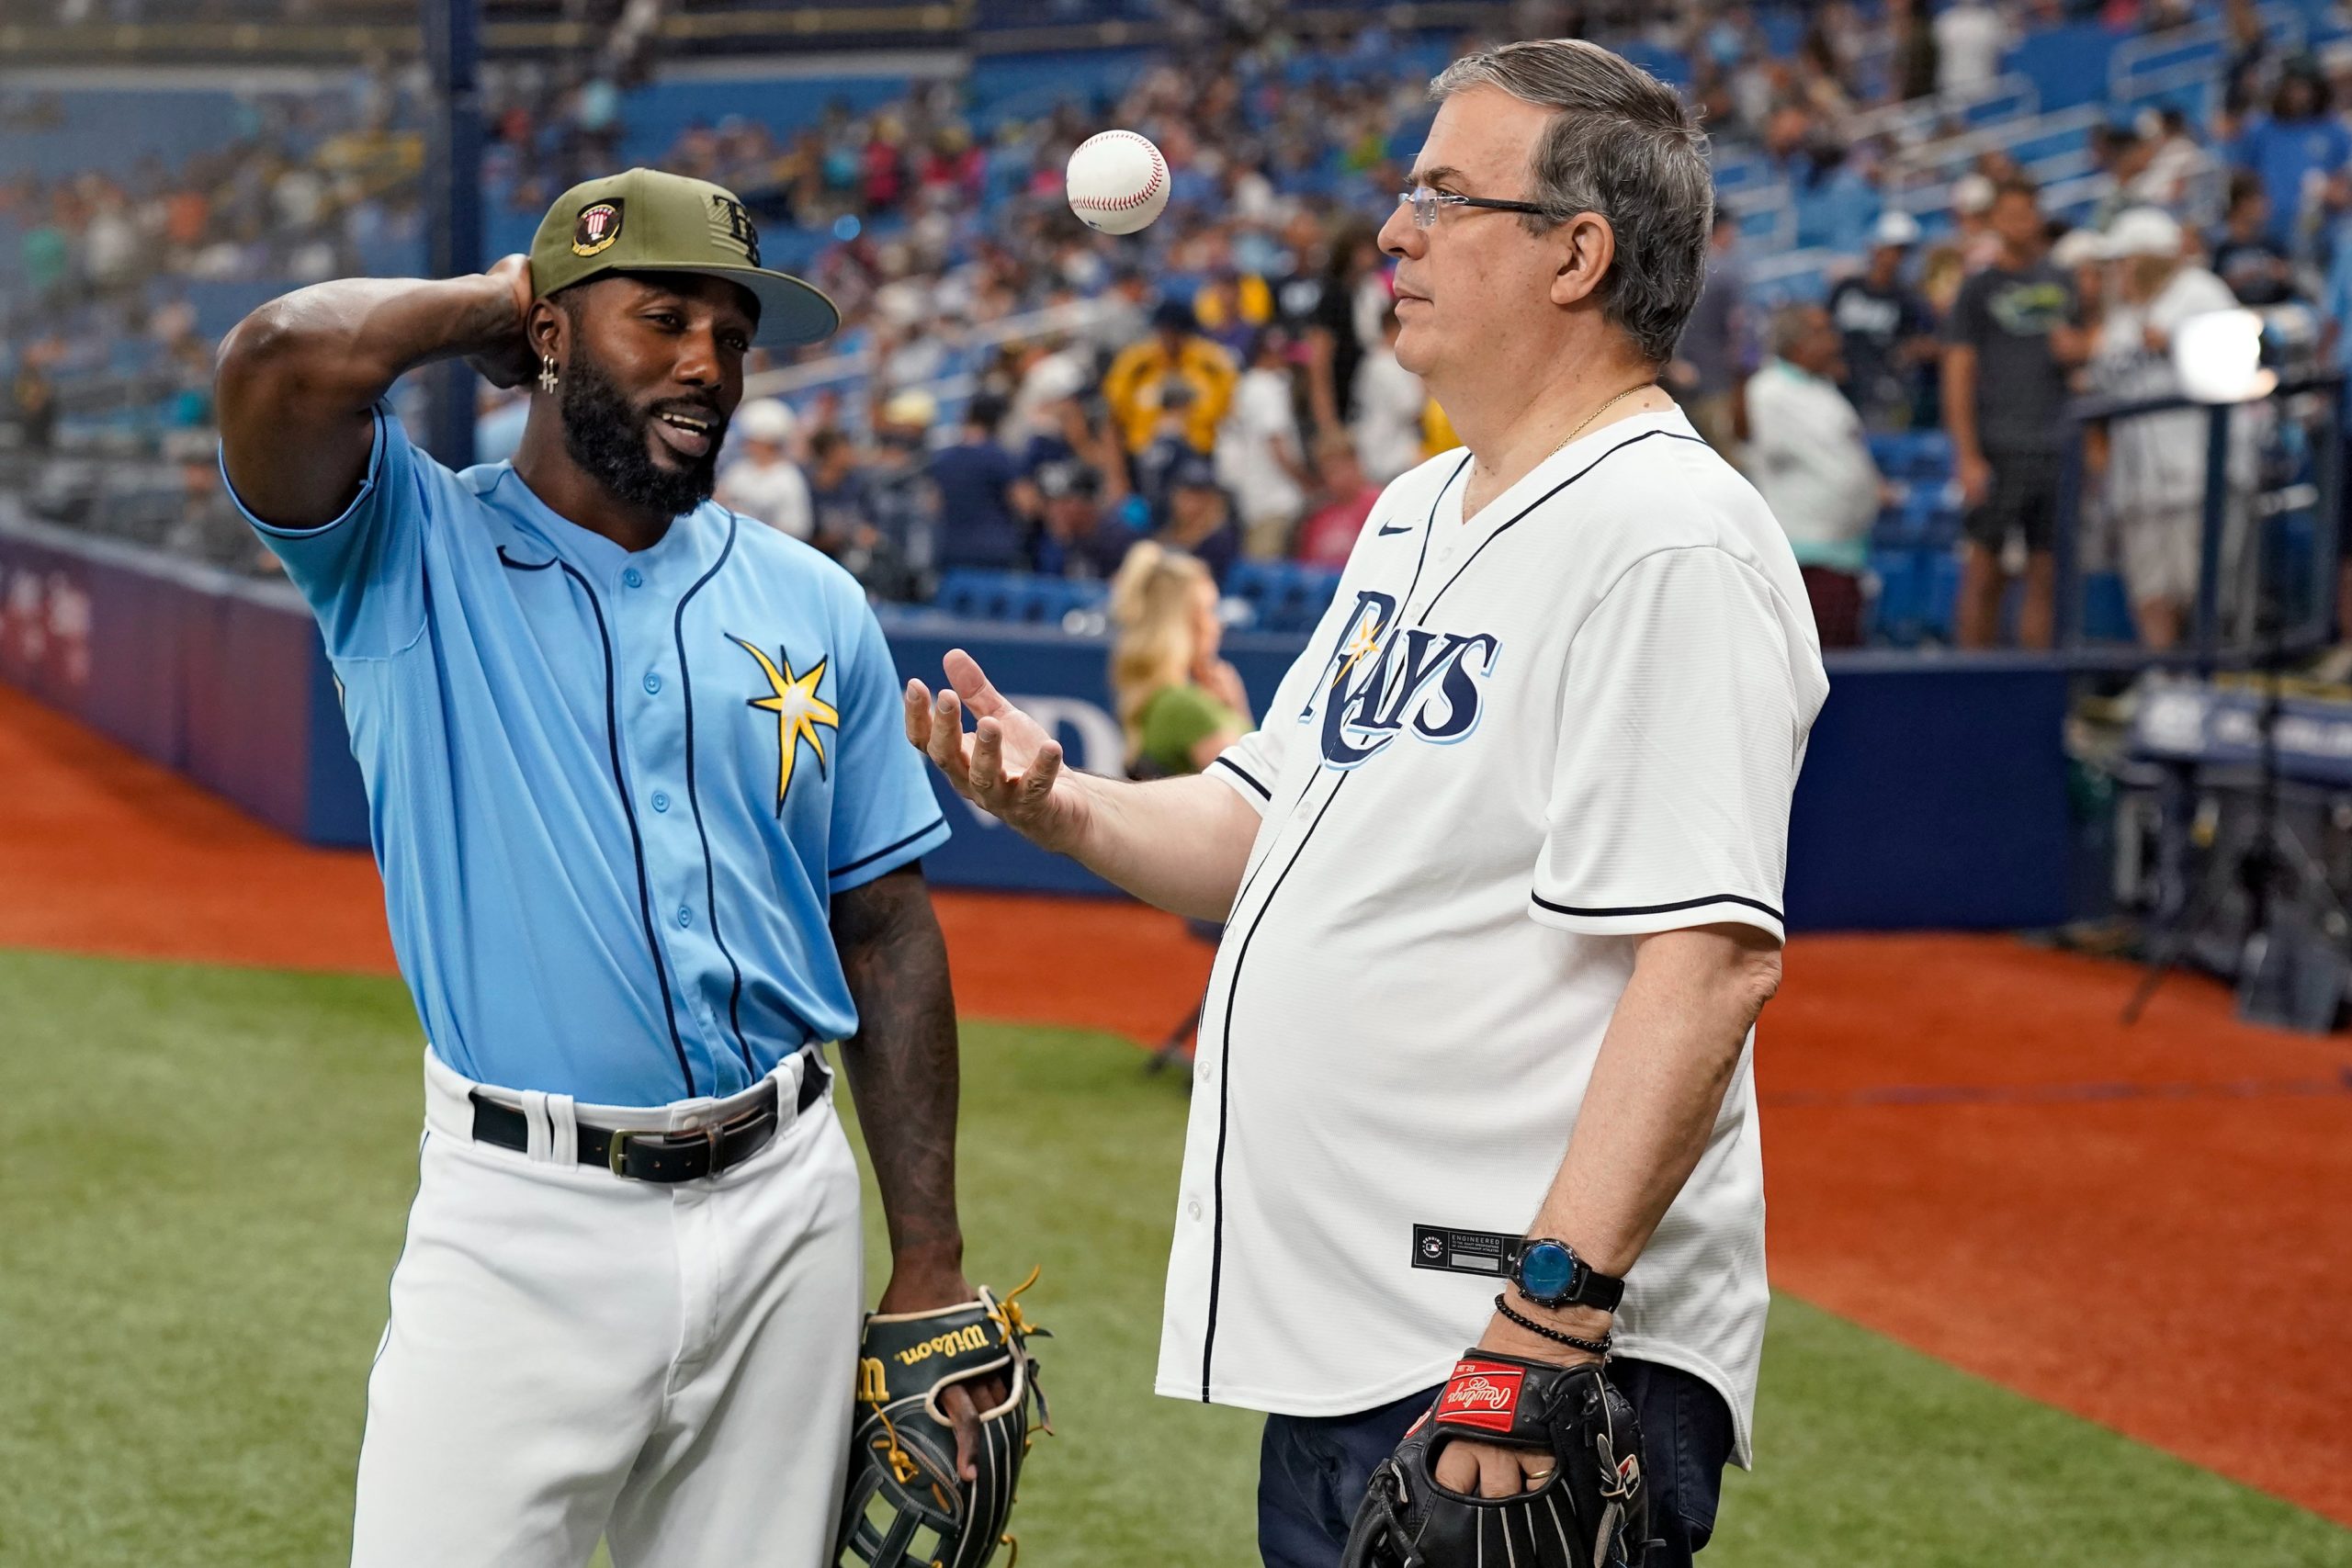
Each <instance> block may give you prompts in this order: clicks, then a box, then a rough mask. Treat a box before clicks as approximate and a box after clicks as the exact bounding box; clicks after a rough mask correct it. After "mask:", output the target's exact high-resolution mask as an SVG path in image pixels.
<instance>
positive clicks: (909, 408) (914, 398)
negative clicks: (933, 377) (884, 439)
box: [882, 387, 939, 430]
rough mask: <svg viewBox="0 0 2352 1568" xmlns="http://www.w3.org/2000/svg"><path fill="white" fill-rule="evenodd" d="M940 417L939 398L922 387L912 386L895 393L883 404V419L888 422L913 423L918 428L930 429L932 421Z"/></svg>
mask: <svg viewBox="0 0 2352 1568" xmlns="http://www.w3.org/2000/svg"><path fill="white" fill-rule="evenodd" d="M938 417H939V400H938V399H937V398H934V397H933V396H932V395H931V394H930V393H929V392H926V391H924V390H923V389H922V388H921V387H910V388H908V389H906V390H905V391H903V392H898V393H894V394H893V395H892V396H891V398H890V400H889V401H888V402H886V403H884V404H883V405H882V420H883V423H886V424H904V425H911V426H913V427H914V428H915V429H918V430H928V429H930V428H931V423H932V421H933V420H935V419H937V418H938Z"/></svg>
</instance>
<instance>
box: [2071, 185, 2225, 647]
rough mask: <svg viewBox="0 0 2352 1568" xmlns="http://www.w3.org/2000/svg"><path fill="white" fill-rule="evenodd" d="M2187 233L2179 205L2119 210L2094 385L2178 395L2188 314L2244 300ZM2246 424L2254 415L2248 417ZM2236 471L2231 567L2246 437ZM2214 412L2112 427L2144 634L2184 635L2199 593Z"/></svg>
mask: <svg viewBox="0 0 2352 1568" xmlns="http://www.w3.org/2000/svg"><path fill="white" fill-rule="evenodd" d="M2184 243H2185V237H2184V235H2183V233H2182V231H2181V227H2180V224H2179V223H2178V221H2177V220H2175V219H2174V218H2173V217H2172V216H2171V215H2170V214H2169V213H2165V212H2163V211H2160V210H2158V209H2155V208H2152V207H2141V208H2134V209H2131V211H2129V212H2126V213H2123V214H2121V215H2120V217H2118V218H2117V219H2116V220H2115V223H2114V226H2113V227H2112V228H2110V229H2109V231H2108V233H2107V243H2106V245H2105V250H2106V254H2107V257H2108V261H2109V268H2110V274H2111V276H2109V282H2108V288H2107V293H2108V299H2109V304H2108V307H2107V311H2106V313H2105V315H2104V316H2102V317H2101V318H2100V321H2099V326H2098V337H2097V339H2096V341H2095V342H2094V344H2093V345H2092V350H2091V380H2092V385H2093V386H2094V387H2095V388H2096V389H2097V390H2098V392H2100V393H2101V394H2103V395H2105V396H2108V397H2113V398H2125V399H2134V400H2136V399H2142V398H2163V397H2172V396H2177V395H2178V393H2179V391H2180V378H2179V376H2178V374H2177V372H2176V371H2175V370H2174V368H2173V363H2172V343H2173V337H2174V334H2176V333H2178V332H2179V330H2180V325H2181V323H2182V322H2183V321H2188V319H2189V318H2190V317H2192V316H2199V315H2203V314H2204V313H2206V312H2207V311H2210V310H2235V309H2236V308H2237V297H2236V296H2235V295H2233V294H2232V293H2231V292H2230V286H2229V285H2228V284H2226V283H2224V282H2222V280H2221V279H2220V278H2219V277H2217V276H2214V275H2213V274H2212V273H2211V272H2209V271H2207V270H2206V269H2205V268H2204V267H2201V266H2199V265H2195V264H2193V263H2191V262H2189V261H2188V259H2187V258H2186V257H2185V256H2184V254H2183V246H2184ZM2238 426H2239V430H2240V431H2241V433H2244V432H2245V430H2246V428H2247V421H2246V417H2245V415H2244V414H2243V413H2242V414H2241V415H2240V417H2239V420H2238ZM2232 456H2233V468H2236V469H2237V470H2239V471H2237V472H2234V473H2233V474H2232V475H2230V476H2228V478H2227V479H2226V480H2225V482H2227V483H2229V484H2230V486H2231V488H2232V491H2233V494H2232V495H2231V497H2230V499H2229V506H2228V510H2227V512H2226V513H2224V516H2225V522H2226V525H2225V528H2224V531H2223V536H2222V575H2223V580H2224V581H2225V582H2226V581H2231V580H2232V579H2233V576H2234V568H2235V565H2236V563H2237V561H2238V559H2239V558H2240V557H2241V555H2242V554H2243V545H2244V536H2245V510H2246V508H2245V496H2244V495H2243V493H2240V492H2243V491H2245V489H2246V488H2247V486H2248V484H2249V482H2250V480H2251V479H2252V474H2251V473H2250V472H2249V471H2246V470H2247V469H2248V468H2249V467H2250V460H2251V458H2252V457H2253V448H2252V446H2251V445H2250V444H2249V443H2247V442H2246V441H2245V440H2244V439H2241V440H2240V442H2239V443H2238V446H2237V447H2236V448H2235V449H2233V454H2232ZM2205 459H2206V420H2205V414H2204V412H2202V411H2201V410H2198V409H2183V410H2180V411H2179V412H2171V413H2155V414H2141V415H2136V416H2133V417H2131V418H2126V419H2119V420H2114V421H2111V422H2110V423H2109V430H2108V457H2107V479H2106V483H2107V505H2108V513H2109V517H2110V519H2111V520H2112V522H2113V525H2114V529H2115V538H2116V544H2117V547H2118V548H2119V550H2120V554H2121V557H2122V566H2123V586H2124V589H2125V591H2126V592H2129V593H2130V594H2131V605H2132V614H2133V617H2134V619H2135V620H2136V621H2137V622H2138V625H2139V631H2140V640H2141V641H2142V642H2143V643H2145V644H2146V645H2147V646H2148V647H2150V648H2154V649H2166V648H2171V647H2173V646H2175V645H2176V644H2177V643H2178V642H2179V641H2180V638H2181V632H2182V628H2183V626H2184V624H2185V622H2186V621H2187V619H2188V607H2189V606H2190V605H2191V604H2194V603H2195V602H2196V599H2197V580H2198V575H2199V565H2200V557H2201V555H2202V547H2203V540H2204V526H2205V481H2206V475H2205Z"/></svg>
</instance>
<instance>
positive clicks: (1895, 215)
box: [1871, 208, 1919, 250]
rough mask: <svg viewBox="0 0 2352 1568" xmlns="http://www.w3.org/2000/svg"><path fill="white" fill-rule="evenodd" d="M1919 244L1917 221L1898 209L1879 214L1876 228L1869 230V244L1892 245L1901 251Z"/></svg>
mask: <svg viewBox="0 0 2352 1568" xmlns="http://www.w3.org/2000/svg"><path fill="white" fill-rule="evenodd" d="M1917 243H1919V220H1917V219H1916V218H1914V217H1912V216H1911V215H1910V214H1909V213H1907V212H1905V211H1903V210H1902V209H1899V208H1891V209H1888V210H1886V211H1884V212H1882V213H1880V214H1879V219H1878V223H1877V225H1876V227H1874V228H1872V229H1871V244H1873V245H1892V246H1894V247H1895V248H1896V249H1898V250H1899V249H1901V248H1903V247H1904V246H1906V245H1916V244H1917Z"/></svg>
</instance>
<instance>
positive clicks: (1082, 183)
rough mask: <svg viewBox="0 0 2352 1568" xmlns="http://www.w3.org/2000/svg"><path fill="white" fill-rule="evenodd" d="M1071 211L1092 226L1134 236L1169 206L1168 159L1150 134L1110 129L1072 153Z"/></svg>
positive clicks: (1069, 176)
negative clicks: (1142, 134) (1140, 134)
mask: <svg viewBox="0 0 2352 1568" xmlns="http://www.w3.org/2000/svg"><path fill="white" fill-rule="evenodd" d="M1063 183H1064V186H1065V187H1066V188H1067V190H1068V193H1069V209H1070V210H1071V211H1072V212H1075V213H1077V214H1078V216H1079V220H1080V222H1082V223H1084V224H1085V225H1086V226H1087V227H1088V228H1090V229H1100V230H1102V231H1103V232H1104V233H1105V234H1132V233H1134V232H1135V231H1136V230H1138V229H1141V228H1143V227H1145V226H1146V225H1147V224H1148V223H1149V222H1150V221H1151V220H1153V219H1155V218H1157V217H1159V215H1160V213H1162V212H1163V211H1165V210H1167V208H1168V160H1167V159H1165V158H1163V157H1161V156H1160V155H1159V148H1157V147H1155V146H1153V145H1152V144H1151V138H1150V137H1148V136H1138V135H1136V133H1135V132H1134V131H1132V130H1106V131H1103V133H1102V134H1100V135H1098V136H1090V137H1088V138H1087V139H1086V140H1085V141H1081V142H1080V143H1079V144H1078V151H1077V152H1072V153H1071V154H1070V155H1069V175H1068V176H1067V177H1066V179H1065V180H1064V182H1063Z"/></svg>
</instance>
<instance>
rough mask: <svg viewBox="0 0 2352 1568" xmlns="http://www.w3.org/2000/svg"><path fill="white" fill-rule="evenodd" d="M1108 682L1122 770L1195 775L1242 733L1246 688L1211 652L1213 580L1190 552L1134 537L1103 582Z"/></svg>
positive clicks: (1216, 638)
mask: <svg viewBox="0 0 2352 1568" xmlns="http://www.w3.org/2000/svg"><path fill="white" fill-rule="evenodd" d="M1111 620H1112V622H1113V624H1114V625H1115V626H1117V627H1118V637H1117V640H1116V641H1115V642H1114V643H1113V645H1112V649H1111V689H1112V694H1113V697H1114V702H1115V704H1116V705H1117V708H1118V714H1119V727H1120V728H1121V729H1123V730H1125V732H1126V738H1127V772H1128V773H1130V774H1131V775H1132V776H1135V777H1137V778H1174V777H1178V776H1181V775H1182V774H1185V773H1199V772H1200V771H1201V770H1202V769H1203V768H1205V767H1207V766H1208V765H1209V764H1210V763H1211V762H1213V761H1216V759H1217V757H1218V755H1219V754H1220V753H1222V752H1223V751H1224V750H1226V749H1227V747H1229V746H1231V745H1232V744H1233V743H1234V742H1235V741H1237V740H1238V739H1241V738H1242V736H1244V735H1246V734H1248V733H1249V732H1250V694H1249V693H1248V692H1246V691H1244V690H1243V689H1242V685H1241V677H1240V676H1239V675H1238V674H1236V673H1235V672H1234V669H1233V666H1232V665H1230V664H1228V663H1227V662H1226V661H1225V660H1223V659H1221V658H1219V657H1218V655H1217V649H1218V645H1219V643H1220V641H1221V640H1222V637H1223V634H1224V629H1225V628H1224V626H1223V623H1221V622H1220V621H1219V620H1218V618H1217V591H1216V582H1215V581H1213V580H1212V579H1211V578H1210V576H1209V573H1208V570H1207V569H1206V568H1205V567H1204V566H1203V565H1202V564H1201V562H1200V561H1199V560H1197V559H1195V558H1193V557H1191V556H1189V555H1185V554H1182V553H1181V552H1178V551H1175V550H1170V549H1164V548H1162V547H1160V546H1159V545H1156V544H1153V543H1152V542H1151V541H1149V540H1148V539H1147V540H1144V541H1142V542H1140V543H1138V544H1137V545H1136V547H1134V549H1132V550H1130V551H1129V552H1128V554H1127V558H1126V561H1125V564H1124V565H1122V566H1121V567H1120V568H1119V574H1118V576H1117V578H1116V579H1115V580H1114V581H1113V583H1112V585H1111Z"/></svg>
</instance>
